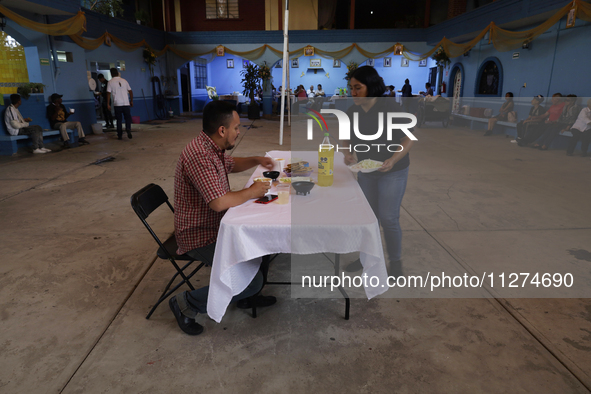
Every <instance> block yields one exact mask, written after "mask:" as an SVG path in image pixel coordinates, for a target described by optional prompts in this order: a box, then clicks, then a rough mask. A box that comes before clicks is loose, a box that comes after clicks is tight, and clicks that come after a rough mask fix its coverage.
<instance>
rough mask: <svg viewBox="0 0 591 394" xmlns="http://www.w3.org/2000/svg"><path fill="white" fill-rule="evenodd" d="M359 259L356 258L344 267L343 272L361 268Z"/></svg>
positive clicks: (355, 270)
mask: <svg viewBox="0 0 591 394" xmlns="http://www.w3.org/2000/svg"><path fill="white" fill-rule="evenodd" d="M362 268H363V266H362V265H361V260H359V259H357V260H355V261H354V262H352V263H351V264H349V265H348V266H346V267H345V272H357V271H359V270H360V269H362Z"/></svg>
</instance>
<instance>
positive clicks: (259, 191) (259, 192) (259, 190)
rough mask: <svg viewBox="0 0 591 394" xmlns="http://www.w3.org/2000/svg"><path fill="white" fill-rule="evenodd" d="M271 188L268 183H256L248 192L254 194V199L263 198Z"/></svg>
mask: <svg viewBox="0 0 591 394" xmlns="http://www.w3.org/2000/svg"><path fill="white" fill-rule="evenodd" d="M270 188H271V186H269V183H267V182H254V183H253V184H252V185H250V187H249V188H248V190H249V191H251V192H252V198H261V197H263V196H264V195H265V193H267V192H268V191H269V189H270Z"/></svg>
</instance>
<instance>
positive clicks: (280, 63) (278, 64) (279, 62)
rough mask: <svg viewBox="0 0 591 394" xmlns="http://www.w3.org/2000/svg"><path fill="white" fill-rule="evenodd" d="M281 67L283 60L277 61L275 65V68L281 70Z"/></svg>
mask: <svg viewBox="0 0 591 394" xmlns="http://www.w3.org/2000/svg"><path fill="white" fill-rule="evenodd" d="M282 67H283V60H279V61H278V62H277V64H276V65H275V68H282Z"/></svg>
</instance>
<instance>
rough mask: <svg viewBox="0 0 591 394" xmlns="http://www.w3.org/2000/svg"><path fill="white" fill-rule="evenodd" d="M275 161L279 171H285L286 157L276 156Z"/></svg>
mask: <svg viewBox="0 0 591 394" xmlns="http://www.w3.org/2000/svg"><path fill="white" fill-rule="evenodd" d="M273 161H274V162H275V168H276V169H277V171H279V173H281V172H282V171H283V167H285V159H281V158H275V159H273Z"/></svg>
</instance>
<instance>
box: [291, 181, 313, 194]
mask: <svg viewBox="0 0 591 394" xmlns="http://www.w3.org/2000/svg"><path fill="white" fill-rule="evenodd" d="M291 186H293V188H294V189H295V191H296V194H299V195H302V196H305V195H306V194H310V190H312V188H313V187H314V182H305V181H301V182H293V183H292V184H291Z"/></svg>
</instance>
